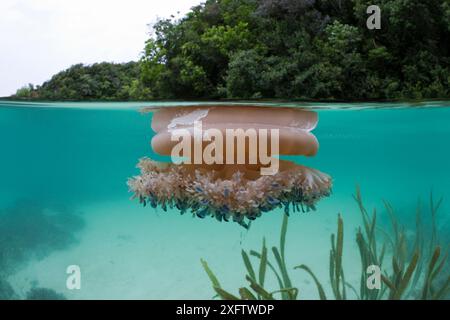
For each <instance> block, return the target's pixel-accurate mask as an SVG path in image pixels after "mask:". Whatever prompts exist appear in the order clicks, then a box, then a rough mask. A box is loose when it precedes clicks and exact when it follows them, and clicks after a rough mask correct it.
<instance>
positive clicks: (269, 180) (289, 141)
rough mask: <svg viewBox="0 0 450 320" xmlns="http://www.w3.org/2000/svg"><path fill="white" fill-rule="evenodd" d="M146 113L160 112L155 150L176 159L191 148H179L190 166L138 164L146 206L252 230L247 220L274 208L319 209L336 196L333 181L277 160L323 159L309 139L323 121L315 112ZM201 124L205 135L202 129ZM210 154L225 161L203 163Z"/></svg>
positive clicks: (195, 109)
mask: <svg viewBox="0 0 450 320" xmlns="http://www.w3.org/2000/svg"><path fill="white" fill-rule="evenodd" d="M146 111H152V112H154V115H153V118H152V129H153V130H154V131H155V132H156V135H155V136H154V137H153V139H152V142H151V144H152V148H153V150H154V151H155V152H157V153H158V154H161V155H173V150H174V149H177V147H179V144H180V143H185V147H184V148H179V151H180V152H179V156H180V157H181V158H184V160H185V161H182V162H173V163H161V162H156V161H153V160H151V159H149V158H144V159H141V160H140V162H139V164H138V168H139V169H140V175H138V176H136V177H133V178H131V179H130V180H129V182H128V184H129V186H130V190H131V191H132V192H133V193H134V196H135V197H136V198H138V199H139V200H140V202H141V203H143V204H144V205H147V204H149V205H151V206H152V207H157V206H158V205H160V206H161V208H162V209H163V210H167V208H176V209H178V210H180V211H181V213H185V212H187V211H191V212H192V213H193V214H194V215H195V216H197V217H200V218H204V217H206V216H212V217H215V218H216V219H218V220H219V221H235V222H237V223H239V224H241V225H243V226H247V225H248V221H251V220H254V219H256V218H257V217H259V216H261V215H262V214H263V213H264V212H268V211H271V210H273V209H275V208H284V210H285V212H286V213H289V212H290V211H305V210H309V209H314V208H315V204H316V203H317V201H318V200H319V199H321V198H322V197H324V196H328V195H329V194H330V190H331V178H330V176H328V175H327V174H324V173H322V172H320V171H318V170H315V169H312V168H308V167H305V166H302V165H300V164H296V163H294V162H291V161H285V160H280V159H279V157H280V156H283V155H302V156H314V155H315V154H316V153H317V151H318V147H319V144H318V141H317V139H316V137H315V136H314V135H313V134H312V133H311V131H312V130H313V129H314V128H315V127H316V125H317V122H318V118H317V114H316V113H315V112H312V111H307V110H301V109H295V108H278V107H277V108H275V107H261V106H248V105H245V106H244V105H241V106H236V105H233V106H223V105H217V106H204V105H202V106H189V107H165V108H161V109H158V110H154V109H152V110H146ZM199 123H200V124H201V129H202V131H201V132H200V134H199V133H198V132H197V131H196V130H198V128H196V126H198V124H199ZM251 130H254V131H251ZM180 132H183V133H184V135H180V136H181V137H182V138H183V139H184V142H180V139H174V133H180ZM208 132H209V133H208ZM211 132H213V133H214V139H212V138H211V136H212V134H211ZM230 132H231V133H232V135H228V133H230ZM249 132H250V133H249ZM261 132H263V133H265V135H264V134H261ZM269 133H270V134H269ZM175 135H177V134H175ZM180 136H177V137H178V138H180ZM252 143H253V144H252ZM264 144H266V145H265V146H264ZM255 148H256V149H255ZM211 150H214V152H211ZM255 150H256V154H254V153H255ZM208 152H209V154H213V155H214V159H215V160H222V161H205V160H208V159H205V158H204V155H205V154H208ZM199 155H200V158H198V157H196V156H199ZM196 158H197V159H196ZM198 160H201V161H198Z"/></svg>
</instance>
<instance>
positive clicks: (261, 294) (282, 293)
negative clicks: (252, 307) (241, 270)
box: [201, 214, 298, 300]
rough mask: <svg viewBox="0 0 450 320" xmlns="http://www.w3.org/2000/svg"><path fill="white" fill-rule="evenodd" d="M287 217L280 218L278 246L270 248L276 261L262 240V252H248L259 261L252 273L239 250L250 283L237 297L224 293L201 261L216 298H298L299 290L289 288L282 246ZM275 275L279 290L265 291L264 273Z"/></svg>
mask: <svg viewBox="0 0 450 320" xmlns="http://www.w3.org/2000/svg"><path fill="white" fill-rule="evenodd" d="M287 224H288V216H287V215H286V214H285V215H284V216H283V223H282V226H281V236H280V244H279V247H276V246H274V247H272V255H273V258H274V260H275V264H274V263H273V262H271V261H269V254H268V250H267V247H266V241H265V239H263V242H262V249H261V252H257V251H254V250H251V251H250V252H249V253H250V256H253V257H256V258H257V259H258V261H259V265H258V266H257V267H258V269H257V270H258V273H256V272H255V270H256V269H255V267H254V266H253V264H252V262H251V260H250V256H249V254H248V253H247V252H246V251H245V250H242V260H243V261H244V265H245V268H246V271H247V274H246V276H245V279H246V280H247V281H248V282H249V286H248V287H242V288H240V289H239V297H238V296H235V295H233V294H231V293H229V292H227V291H225V290H224V289H223V288H222V287H221V285H220V283H219V281H218V279H217V277H216V276H215V275H214V273H213V272H212V271H211V269H210V268H209V266H208V264H207V263H206V261H204V260H201V262H202V265H203V268H204V269H205V271H206V273H207V274H208V276H209V279H210V280H211V282H212V285H213V289H214V291H215V292H216V293H217V295H218V296H219V297H220V298H222V299H226V300H230V299H231V300H236V299H244V300H273V299H275V298H276V297H277V296H278V297H281V298H282V299H284V300H295V299H296V298H297V296H298V288H296V287H293V286H292V282H291V278H290V276H289V273H288V268H287V266H286V259H285V245H286V233H287ZM268 269H270V271H271V272H272V273H273V274H274V275H275V277H276V279H277V282H278V286H279V288H278V289H276V290H268V289H265V287H264V285H265V279H266V273H267V270H268Z"/></svg>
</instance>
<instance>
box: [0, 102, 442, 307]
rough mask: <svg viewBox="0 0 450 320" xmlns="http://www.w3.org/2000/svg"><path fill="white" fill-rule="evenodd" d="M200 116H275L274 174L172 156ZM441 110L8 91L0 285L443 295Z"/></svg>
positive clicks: (83, 290) (264, 121)
mask: <svg viewBox="0 0 450 320" xmlns="http://www.w3.org/2000/svg"><path fill="white" fill-rule="evenodd" d="M193 116H194V117H197V118H196V119H199V118H203V119H204V122H203V124H204V126H210V127H213V125H219V126H220V125H222V126H223V128H225V127H227V128H228V127H230V124H233V126H234V127H240V126H239V124H241V125H242V126H243V127H244V128H245V127H246V126H247V127H248V126H249V124H252V125H253V126H260V127H261V128H272V127H274V128H275V127H277V128H278V127H280V128H281V129H280V131H279V135H280V145H279V155H280V156H279V159H278V157H275V158H276V160H277V161H276V163H275V164H276V165H277V170H278V171H277V173H276V174H274V175H264V174H263V173H262V172H263V171H261V174H260V173H259V172H258V170H260V169H264V168H266V169H267V166H264V165H267V164H268V163H267V162H266V163H264V165H263V164H262V160H261V159H258V160H257V161H255V162H254V164H253V165H248V164H243V165H230V166H229V165H228V164H223V165H221V166H219V167H210V166H208V165H202V164H199V165H197V164H191V165H190V164H175V163H170V162H171V157H170V155H171V153H170V150H172V149H173V147H174V146H173V144H174V141H173V140H172V141H171V140H170V138H169V136H168V135H167V134H168V133H173V131H171V130H173V129H174V128H180V127H181V128H188V129H189V130H191V129H192V128H193V127H192V125H193V121H194V120H193V119H192V117H193ZM449 119H450V103H449V102H448V101H444V102H440V101H433V102H422V103H411V104H409V103H387V102H386V103H269V102H261V103H253V102H252V103H250V102H242V103H238V102H235V103H207V102H199V103H195V102H177V103H169V102H164V103H158V102H149V103H146V102H139V103H131V102H130V103H126V102H117V103H112V102H111V103H106V102H91V103H89V102H86V103H81V102H51V103H45V102H39V103H37V102H35V103H32V102H9V101H1V102H0V148H1V153H0V154H1V157H0V179H1V180H0V299H2V300H3V299H46V298H49V299H69V300H72V299H193V300H197V299H219V298H224V299H246V300H248V299H250V300H253V299H300V300H309V299H352V300H353V299H355V300H360V299H362V300H366V299H413V300H414V299H433V300H434V299H449V298H450V264H449V260H448V250H449V245H450V169H449V163H450V149H449V140H450V126H449V125H448V123H449ZM283 123H284V124H283ZM216 127H217V126H216ZM219 129H220V128H219ZM189 130H187V131H189ZM193 130H195V129H193ZM219 132H220V130H219ZM277 132H278V131H277ZM255 139H256V138H255ZM261 139H262V138H261V136H259V138H257V139H256V140H258V141H259V143H260V142H261ZM271 139H272V140H271V141H273V140H274V139H273V137H272V138H271ZM256 140H255V141H256ZM215 141H216V142H217V140H215ZM194 145H195V142H194ZM299 146H300V147H299ZM199 148H200V149H201V151H202V150H205V145H204V144H203V145H202V143H200V146H199ZM192 149H193V154H195V153H196V151H195V150H194V149H195V146H192ZM237 149H238V148H237ZM233 150H234V149H233ZM188 151H189V152H190V151H191V147H190V146H189V150H187V149H186V150H184V152H188ZM249 152H250V151H249V150H247V155H248V153H249ZM214 155H215V156H218V155H221V156H224V157H226V156H227V155H228V154H227V153H226V152H225V151H224V152H223V154H222V153H221V152H220V151H218V150H215V153H214ZM260 155H261V154H260ZM180 156H182V157H186V156H187V154H184V153H180ZM271 159H272V160H274V158H273V157H272V158H271ZM172 160H173V159H172ZM222 160H223V159H222ZM270 165H274V163H271V164H270ZM74 275H77V277H76V278H73V276H74Z"/></svg>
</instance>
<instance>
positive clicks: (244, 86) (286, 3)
mask: <svg viewBox="0 0 450 320" xmlns="http://www.w3.org/2000/svg"><path fill="white" fill-rule="evenodd" d="M370 4H371V3H370V1H365V0H355V1H339V0H332V1H324V0H300V1H299V0H262V1H257V0H207V1H206V2H205V3H203V4H201V5H198V6H195V7H193V8H192V9H191V10H190V11H189V12H188V13H187V14H186V15H185V16H184V17H183V18H181V19H174V18H169V19H162V20H159V21H157V22H156V23H154V24H153V25H152V35H151V37H150V38H149V39H148V40H147V41H146V43H145V47H144V50H143V53H142V56H141V59H140V60H139V61H137V62H128V63H122V64H118V63H108V62H102V63H95V64H92V65H83V64H76V65H73V66H72V67H70V68H68V69H66V70H64V71H61V72H59V73H58V74H56V75H54V76H53V77H52V78H51V79H50V80H48V81H46V82H44V83H43V84H42V85H39V86H35V85H32V84H29V85H27V86H24V87H22V88H20V89H18V90H17V92H16V94H15V95H13V96H11V97H7V98H2V100H4V99H8V100H24V101H152V100H222V99H231V100H235V99H240V100H259V99H270V100H280V99H283V100H290V101H307V102H344V101H345V102H358V101H359V102H360V101H405V100H406V101H408V100H410V101H417V100H433V99H440V100H446V99H449V98H450V43H449V42H448V41H447V39H449V38H450V4H449V2H448V1H445V0H431V1H426V2H423V1H419V0H407V1H404V0H380V1H378V3H377V5H379V7H380V8H381V29H380V30H369V29H367V27H366V19H367V18H368V14H367V13H366V9H367V7H368V6H369V5H370ZM143 45H144V44H143Z"/></svg>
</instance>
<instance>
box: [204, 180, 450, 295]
mask: <svg viewBox="0 0 450 320" xmlns="http://www.w3.org/2000/svg"><path fill="white" fill-rule="evenodd" d="M354 199H355V201H356V203H357V204H358V208H359V211H360V213H361V217H362V226H361V227H360V228H358V230H357V233H356V243H357V246H358V250H359V255H360V258H361V276H360V284H359V291H358V290H356V289H355V287H354V286H353V285H352V284H350V283H348V282H347V281H346V280H345V275H344V270H343V267H342V261H343V241H344V222H343V219H342V217H341V216H340V215H339V216H338V223H337V233H336V234H332V235H331V250H330V261H329V277H330V281H329V283H330V287H331V288H330V289H331V290H330V291H331V292H332V294H333V296H334V298H335V299H336V300H341V299H347V298H348V294H347V288H349V289H351V291H352V292H353V294H354V296H355V298H357V299H361V300H376V299H392V300H397V299H410V298H413V299H424V300H425V299H433V300H436V299H445V298H447V297H448V294H449V292H450V274H449V270H448V248H447V249H445V250H443V249H442V246H441V245H440V244H439V237H438V230H437V226H436V215H437V211H438V209H439V207H440V205H441V203H442V198H441V199H440V200H439V201H438V202H437V203H435V202H434V200H433V196H432V194H431V195H430V200H429V202H430V203H429V206H430V214H431V226H430V229H431V232H430V235H428V236H427V233H426V232H425V228H424V225H423V223H422V218H421V211H422V206H421V205H420V202H419V205H418V207H417V211H416V232H415V234H414V237H413V238H412V239H411V237H409V236H408V235H407V231H406V228H405V227H404V226H402V225H401V224H400V223H399V221H398V219H397V217H396V214H395V211H394V209H393V207H392V206H391V205H390V204H389V203H388V202H386V201H385V202H384V205H385V208H386V211H387V213H388V215H389V217H390V222H391V227H392V228H391V229H392V230H390V231H386V230H383V229H382V228H379V227H378V226H377V212H376V210H375V209H374V210H373V212H372V214H369V212H368V211H367V209H366V208H365V206H364V204H363V200H362V197H361V192H360V190H359V188H357V190H356V194H355V196H354ZM287 224H288V216H287V215H285V216H284V217H283V224H282V228H281V236H280V246H279V248H277V247H273V248H272V252H273V256H274V258H275V261H276V264H275V266H274V265H273V264H272V263H271V262H270V261H269V260H268V254H267V248H266V244H265V240H263V245H262V250H261V253H259V252H256V251H253V250H252V251H250V255H251V256H254V257H257V258H258V260H259V273H258V277H256V273H255V269H254V267H253V265H252V263H251V261H250V258H249V255H248V254H247V253H246V252H245V251H244V250H243V251H242V258H243V260H244V265H245V267H246V271H247V275H246V279H247V281H249V283H250V286H249V288H246V287H243V288H240V289H239V297H238V296H235V295H233V294H231V293H229V292H227V291H225V290H224V289H222V287H221V286H220V283H219V282H218V280H217V277H216V276H215V275H214V274H213V272H212V271H211V269H210V268H209V267H208V265H207V263H206V262H205V261H203V260H202V264H203V267H204V269H205V271H206V272H207V274H208V276H209V278H210V280H211V282H212V283H213V288H214V290H215V291H216V293H217V295H218V296H219V297H221V298H223V299H246V300H247V299H275V297H276V294H279V295H280V297H281V298H282V299H296V298H298V292H299V289H298V288H297V287H295V286H293V285H292V282H291V280H290V277H289V273H288V268H287V267H286V260H285V256H284V248H285V245H286V233H287ZM380 245H381V248H380ZM443 251H445V252H443ZM386 257H390V258H391V262H392V263H391V267H390V268H388V267H386V266H385V263H384V262H385V260H386ZM371 266H377V267H379V268H380V270H382V274H381V280H382V283H381V288H379V289H369V287H368V286H367V270H368V268H369V267H371ZM267 269H270V270H271V271H272V272H273V274H274V275H275V277H276V278H277V281H278V284H279V290H275V291H269V290H267V289H265V288H264V284H265V275H266V270H267ZM294 269H300V270H303V271H305V272H306V273H308V274H309V275H310V276H311V278H312V279H313V281H314V283H315V285H316V287H317V290H318V294H319V297H320V299H322V300H325V299H327V296H326V293H325V290H324V287H323V286H322V284H321V282H320V280H319V279H318V278H317V276H316V275H315V274H314V272H313V271H312V270H311V269H310V268H309V267H308V266H306V265H299V266H296V267H295V268H294Z"/></svg>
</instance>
